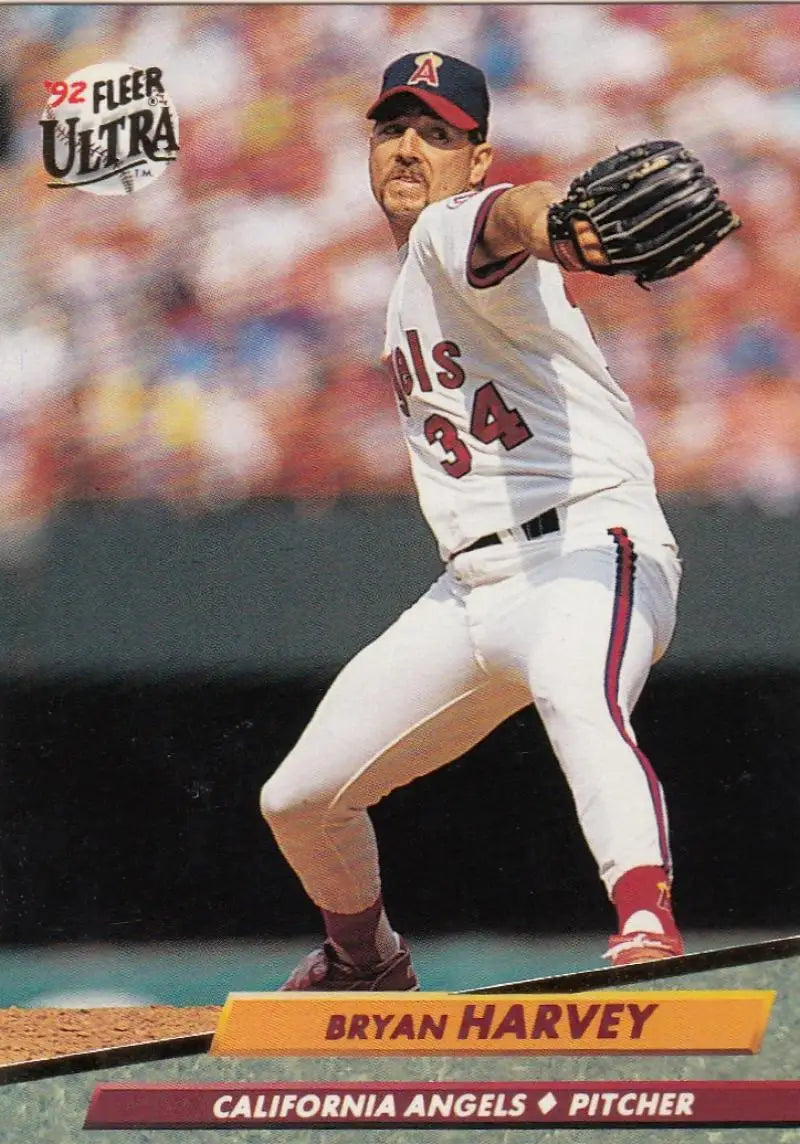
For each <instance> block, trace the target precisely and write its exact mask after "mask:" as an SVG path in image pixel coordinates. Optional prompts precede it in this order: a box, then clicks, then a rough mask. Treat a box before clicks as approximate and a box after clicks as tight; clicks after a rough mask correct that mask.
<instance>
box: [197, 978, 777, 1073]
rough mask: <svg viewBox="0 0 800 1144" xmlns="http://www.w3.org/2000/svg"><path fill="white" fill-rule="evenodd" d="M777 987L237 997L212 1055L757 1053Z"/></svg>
mask: <svg viewBox="0 0 800 1144" xmlns="http://www.w3.org/2000/svg"><path fill="white" fill-rule="evenodd" d="M774 999H775V993H774V992H773V991H772V990H720V991H714V992H707V991H692V990H669V991H663V992H617V991H614V992H607V993H600V992H595V993H578V994H533V995H532V994H529V993H526V994H506V995H504V996H503V998H502V1000H500V999H497V998H492V999H491V1000H489V999H487V997H486V996H482V995H481V994H461V995H458V996H457V995H455V994H452V993H372V994H369V995H366V994H364V993H352V992H348V993H315V994H311V993H231V994H229V996H228V999H227V1001H226V1002H225V1006H224V1008H223V1010H222V1014H221V1016H220V1021H219V1025H218V1026H217V1030H216V1032H215V1034H214V1038H213V1042H212V1045H211V1050H210V1051H211V1052H212V1053H213V1054H215V1055H217V1056H236V1057H269V1056H276V1055H286V1056H315V1057H316V1056H332V1055H341V1056H354V1055H359V1054H365V1055H366V1054H376V1053H380V1054H384V1053H387V1054H395V1055H406V1056H407V1055H414V1056H437V1055H443V1056H444V1055H446V1056H450V1055H465V1054H482V1053H501V1054H513V1053H525V1054H531V1053H548V1054H550V1053H572V1054H575V1053H597V1054H607V1053H757V1052H758V1051H759V1049H760V1048H761V1042H762V1040H763V1037H764V1033H765V1031H766V1027H767V1022H768V1020H769V1014H770V1010H771V1008H772V1003H773V1001H774Z"/></svg>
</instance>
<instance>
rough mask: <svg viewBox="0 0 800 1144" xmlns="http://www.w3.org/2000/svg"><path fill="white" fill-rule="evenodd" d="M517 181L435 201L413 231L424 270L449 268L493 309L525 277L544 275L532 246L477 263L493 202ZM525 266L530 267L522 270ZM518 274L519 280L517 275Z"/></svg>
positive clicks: (477, 300)
mask: <svg viewBox="0 0 800 1144" xmlns="http://www.w3.org/2000/svg"><path fill="white" fill-rule="evenodd" d="M510 185H511V184H509V183H502V184H500V185H498V186H494V187H488V188H487V189H486V190H484V191H477V192H465V193H464V194H460V195H455V196H454V197H453V198H450V199H445V200H443V201H442V202H438V203H433V204H432V205H431V206H429V207H428V208H427V209H426V210H425V211H423V212H422V214H421V215H420V217H419V219H418V220H417V223H416V225H415V226H414V229H413V230H412V232H411V236H410V249H411V253H412V254H414V255H415V256H416V257H417V258H418V259H419V261H420V264H421V265H422V267H423V270H426V271H428V272H429V273H430V274H431V275H433V274H437V273H439V274H443V275H444V276H445V277H446V278H447V279H448V280H449V282H450V283H451V284H452V286H454V287H455V289H456V290H457V291H458V292H459V293H461V294H462V295H463V296H464V297H465V298H466V299H467V300H468V301H469V303H470V305H471V306H473V307H474V308H475V309H476V310H478V311H480V312H484V313H487V314H488V313H490V312H491V311H492V310H493V309H494V308H495V306H496V305H498V304H501V302H502V301H503V300H504V299H505V298H506V297H507V296H508V294H509V292H510V291H513V292H517V290H518V288H519V287H520V286H521V285H522V281H521V280H523V279H524V282H525V285H526V287H527V288H528V289H529V288H530V286H531V280H532V279H533V280H534V281H535V279H536V278H537V277H538V275H537V272H536V267H537V260H536V258H535V257H534V256H533V255H532V254H529V253H528V252H527V251H520V252H518V253H517V254H512V255H511V256H510V257H509V258H503V259H499V260H498V261H497V262H493V263H490V264H489V265H487V266H483V267H481V268H480V269H479V270H474V269H473V268H472V265H471V263H472V254H473V251H474V250H475V247H476V245H477V243H478V242H479V241H480V238H481V235H482V234H483V228H484V225H485V223H486V219H487V218H488V216H489V211H490V210H491V208H492V204H493V203H494V202H495V200H496V199H497V198H499V196H500V195H502V193H503V192H504V191H506V190H508V189H509V187H510ZM523 267H525V270H526V272H525V273H524V274H522V275H519V276H517V271H519V270H520V269H521V268H523ZM514 278H517V282H513V279H514Z"/></svg>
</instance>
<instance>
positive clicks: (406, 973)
mask: <svg viewBox="0 0 800 1144" xmlns="http://www.w3.org/2000/svg"><path fill="white" fill-rule="evenodd" d="M349 989H370V990H375V991H380V992H386V991H390V990H410V989H419V982H418V981H417V975H416V974H415V973H414V968H413V966H412V965H411V954H410V953H409V952H408V947H407V946H406V944H405V942H404V941H403V940H402V939H401V940H400V948H399V950H398V951H397V953H395V954H392V956H391V957H388V958H387V959H386V961H381V962H379V963H378V964H377V965H373V966H368V967H366V968H365V967H363V966H357V965H351V964H350V963H349V962H347V961H341V960H340V959H339V958H338V957H337V956H336V951H335V949H334V948H333V946H332V945H331V943H330V942H329V941H325V942H323V943H322V948H321V949H315V950H313V951H312V952H311V953H309V954H308V955H307V956H306V957H304V958H303V960H302V961H301V962H300V964H299V965H298V966H297V968H296V969H295V970H294V971H293V972H292V973H291V974H290V976H289V977H288V979H287V980H286V981H285V982H284V983H283V985H281V987H280V990H279V992H286V991H288V992H306V991H314V990H316V991H319V992H323V991H331V992H332V991H334V990H349Z"/></svg>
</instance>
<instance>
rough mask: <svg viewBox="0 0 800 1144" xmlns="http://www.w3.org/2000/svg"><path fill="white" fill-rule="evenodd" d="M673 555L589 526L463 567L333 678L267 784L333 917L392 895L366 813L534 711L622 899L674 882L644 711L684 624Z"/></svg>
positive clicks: (316, 895)
mask: <svg viewBox="0 0 800 1144" xmlns="http://www.w3.org/2000/svg"><path fill="white" fill-rule="evenodd" d="M680 575H681V569H680V562H679V560H678V557H677V555H676V552H675V548H674V546H672V545H665V544H663V543H661V542H660V540H654V539H653V538H652V537H650V538H649V539H647V540H644V541H642V540H638V539H636V537H633V538H631V537H629V536H628V535H627V534H626V533H625V532H624V531H622V530H618V531H617V532H616V534H615V535H613V534H612V533H611V531H609V530H607V529H605V528H603V529H602V530H598V529H597V528H596V527H595V528H592V529H588V530H587V529H585V528H580V527H578V528H575V529H572V530H570V528H569V527H567V528H566V530H563V529H562V532H560V533H558V534H555V535H549V536H543V537H540V538H537V539H534V540H530V541H524V542H522V543H518V542H511V543H507V544H506V543H503V544H496V545H493V546H491V547H486V548H481V549H478V550H476V551H473V552H466V553H463V554H461V555H458V556H456V557H455V558H454V559H452V560H451V561H450V562H449V564H448V565H447V567H446V570H445V572H444V573H443V575H442V576H441V577H440V578H439V580H437V581H436V583H435V584H434V585H433V586H432V587H431V588H430V590H429V591H428V592H426V593H425V595H424V596H422V598H421V599H420V600H418V601H417V603H416V604H414V605H413V606H412V607H411V608H409V609H408V610H407V611H406V612H404V613H403V614H402V615H401V616H400V618H399V619H398V620H397V621H396V622H395V623H394V624H393V625H392V626H391V627H390V628H388V630H387V631H386V632H384V633H383V635H381V636H379V637H378V639H376V640H375V641H374V642H373V643H371V644H370V645H369V646H368V647H366V648H364V650H363V651H361V652H360V653H359V654H358V655H356V656H355V658H354V659H353V660H352V661H351V662H350V663H348V664H347V666H346V667H345V668H344V669H343V670H342V672H341V673H340V674H339V675H338V677H337V678H336V679H335V681H334V682H333V684H332V685H331V687H330V689H329V691H328V692H327V694H326V695H325V697H324V699H323V700H322V702H321V703H320V705H319V707H318V709H317V711H316V713H315V714H314V716H313V718H312V719H311V721H310V723H309V724H308V726H307V728H306V730H305V731H304V733H303V735H302V736H301V738H300V740H299V742H298V743H297V745H296V746H295V748H294V749H293V750H292V751H291V753H290V754H289V755H288V757H287V758H286V759H285V761H284V762H283V763H282V764H281V766H280V767H279V768H278V769H277V771H276V772H275V773H274V775H273V776H272V778H270V779H269V781H268V782H267V783H266V784H265V785H264V787H263V789H262V794H261V809H262V813H263V815H264V817H265V819H266V820H267V822H268V823H269V825H270V827H271V829H272V831H273V833H274V835H275V838H276V840H277V842H278V845H279V846H280V848H281V850H282V852H283V854H284V856H285V857H286V859H287V861H288V862H289V863H290V865H291V866H292V867H293V869H294V870H295V872H296V873H297V874H298V876H299V877H300V880H301V881H302V884H303V886H304V888H305V890H306V892H307V894H308V895H309V897H310V898H311V899H312V901H313V902H315V903H316V904H317V906H319V907H320V908H321V909H324V910H328V911H332V912H335V913H344V914H350V913H357V912H359V911H361V910H363V909H366V908H367V907H369V906H371V905H372V904H373V903H374V902H375V901H376V899H377V897H378V895H379V893H380V876H379V866H378V850H377V845H376V840H375V834H374V831H373V828H372V823H371V821H370V818H369V815H368V813H367V808H368V807H370V806H373V805H374V804H375V803H377V802H378V801H380V799H382V798H383V797H384V796H385V795H387V794H388V793H389V792H390V791H391V790H393V789H394V788H396V787H399V786H402V785H404V784H406V783H408V782H411V781H412V780H413V779H416V778H419V777H420V776H421V775H425V774H428V773H429V772H431V771H434V770H436V769H437V768H438V767H441V766H443V765H444V764H445V763H448V762H450V761H452V760H454V759H455V758H457V757H459V756H460V755H462V754H464V753H465V752H466V751H467V750H469V748H470V747H472V746H473V745H474V744H476V743H478V742H479V741H480V740H481V739H483V738H484V737H485V736H486V735H487V734H488V733H489V731H491V730H492V729H493V728H494V727H496V726H497V725H498V724H499V723H500V722H502V721H503V720H504V719H506V718H507V717H508V716H510V715H512V714H513V713H514V712H516V711H518V710H520V709H521V708H522V707H524V706H526V705H527V704H529V703H530V702H531V701H533V703H534V704H535V705H536V708H537V710H538V712H539V714H540V716H541V719H542V721H543V723H544V726H545V728H546V731H547V734H548V736H549V738H550V742H551V743H552V746H553V749H554V751H555V754H556V756H557V758H558V761H559V763H560V765H561V767H562V769H563V772H564V774H565V776H566V778H567V781H568V783H569V786H570V788H571V791H572V795H573V798H574V801H575V806H576V809H577V813H578V818H579V821H580V825H581V827H582V829H583V832H584V835H585V837H586V840H587V842H588V845H589V847H590V849H591V851H592V853H593V855H594V858H595V860H596V862H597V866H598V870H599V873H600V877H601V878H602V880H603V882H604V884H605V886H606V889H607V891H608V893H609V896H610V895H611V891H612V889H613V886H614V884H615V882H616V881H617V879H618V878H619V877H620V876H621V875H622V874H623V873H625V871H626V870H629V869H632V868H633V867H636V866H665V867H666V868H667V869H668V870H669V869H670V857H669V844H668V827H667V816H666V809H665V806H664V800H663V795H662V790H661V786H660V784H659V782H658V780H657V778H656V776H655V774H654V773H653V770H652V768H651V766H650V764H649V762H648V760H647V759H646V757H645V756H644V754H643V753H642V752H641V750H640V749H639V747H638V745H637V743H636V738H635V736H634V733H633V730H632V728H631V725H630V715H631V711H632V710H633V707H634V705H635V703H636V701H637V699H638V697H639V695H640V693H641V690H642V687H643V686H644V683H645V681H646V679H647V675H648V672H649V670H650V667H651V664H652V663H653V662H655V661H656V660H657V659H658V658H660V656H661V655H662V654H663V653H664V651H665V650H666V647H667V645H668V643H669V640H670V638H671V636H672V630H673V627H674V622H675V610H676V600H677V594H678V587H679V583H680Z"/></svg>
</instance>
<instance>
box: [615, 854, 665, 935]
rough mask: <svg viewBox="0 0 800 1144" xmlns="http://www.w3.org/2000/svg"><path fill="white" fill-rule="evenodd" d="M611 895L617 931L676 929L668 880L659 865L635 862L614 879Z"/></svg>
mask: <svg viewBox="0 0 800 1144" xmlns="http://www.w3.org/2000/svg"><path fill="white" fill-rule="evenodd" d="M611 896H612V899H613V902H614V906H615V908H616V911H617V921H618V923H619V933H635V932H637V931H639V930H643V931H644V932H645V933H664V934H670V935H674V934H677V933H678V927H677V926H676V924H675V918H674V917H673V916H672V895H671V892H670V880H669V876H668V875H667V872H666V870H665V869H664V867H663V866H635V867H634V868H633V869H632V870H627V871H626V872H625V873H624V874H623V875H622V877H621V878H619V879H618V881H617V882H616V884H615V886H614V889H613V891H612V895H611Z"/></svg>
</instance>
